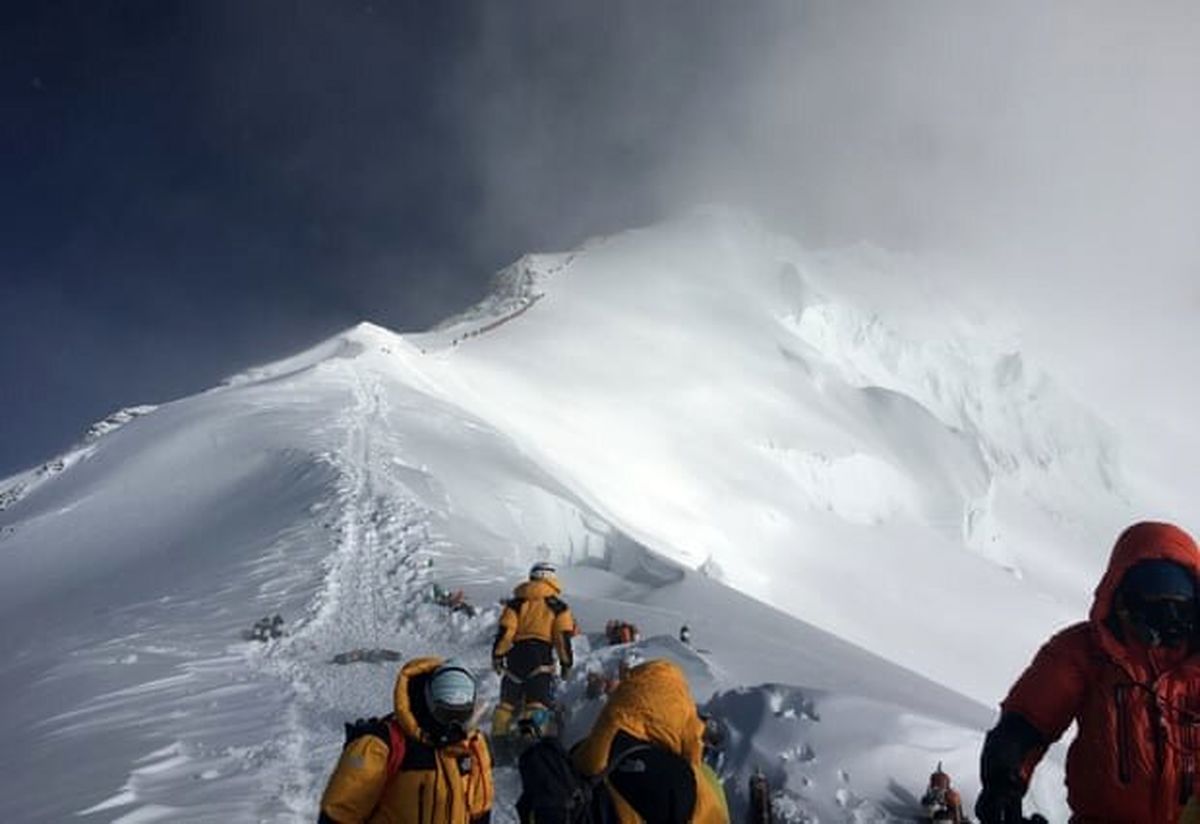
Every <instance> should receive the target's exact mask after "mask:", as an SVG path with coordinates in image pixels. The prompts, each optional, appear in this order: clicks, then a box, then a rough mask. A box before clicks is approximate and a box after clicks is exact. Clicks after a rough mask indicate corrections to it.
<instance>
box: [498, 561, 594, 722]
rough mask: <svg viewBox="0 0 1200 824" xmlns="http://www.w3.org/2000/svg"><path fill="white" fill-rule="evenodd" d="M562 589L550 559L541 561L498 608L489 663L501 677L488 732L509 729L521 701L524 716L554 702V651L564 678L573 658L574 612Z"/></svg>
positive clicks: (546, 712)
mask: <svg viewBox="0 0 1200 824" xmlns="http://www.w3.org/2000/svg"><path fill="white" fill-rule="evenodd" d="M561 595H562V586H561V585H560V584H559V583H558V579H557V578H556V577H555V569H554V565H553V564H550V563H547V562H546V561H540V562H538V563H536V564H534V565H533V568H532V569H531V570H530V571H529V580H528V581H525V582H523V583H522V584H520V585H519V586H517V588H516V589H515V590H513V597H512V598H511V599H510V600H508V601H507V602H506V603H505V605H504V610H503V612H501V613H500V628H499V630H498V631H497V632H496V640H495V643H494V644H493V645H492V664H493V667H494V668H495V670H496V672H497V673H499V674H500V675H501V676H503V680H501V682H500V702H499V703H498V704H497V705H496V711H495V713H494V714H493V715H492V735H493V736H504V735H508V734H509V732H510V730H511V726H512V719H513V714H514V713H515V712H516V710H517V708H518V707H520V706H521V705H522V704H523V705H524V713H525V715H527V716H536V715H537V714H538V713H539V711H541V712H543V713H545V714H546V715H549V710H550V709H552V707H553V704H554V677H555V674H556V673H555V665H554V659H555V656H557V658H558V673H557V674H558V675H561V677H562V678H564V679H565V678H566V677H567V675H568V673H569V672H570V670H571V665H572V664H574V662H575V657H574V653H573V652H572V649H571V637H572V636H573V635H574V634H575V632H576V630H575V618H574V617H573V616H572V615H571V608H570V607H568V606H567V603H566V601H563V600H562V598H561V597H560V596H561Z"/></svg>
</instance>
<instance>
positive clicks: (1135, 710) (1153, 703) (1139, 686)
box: [1001, 522, 1200, 824]
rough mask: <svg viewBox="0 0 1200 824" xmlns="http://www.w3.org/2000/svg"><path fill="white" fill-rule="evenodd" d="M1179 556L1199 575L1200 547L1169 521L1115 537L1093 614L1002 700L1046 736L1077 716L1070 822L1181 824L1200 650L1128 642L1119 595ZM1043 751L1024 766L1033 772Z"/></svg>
mask: <svg viewBox="0 0 1200 824" xmlns="http://www.w3.org/2000/svg"><path fill="white" fill-rule="evenodd" d="M1154 558H1162V559H1166V560H1171V561H1175V562H1177V563H1179V564H1182V565H1183V566H1185V567H1187V568H1188V569H1190V570H1192V574H1193V575H1195V576H1196V578H1197V580H1198V581H1200V552H1198V551H1197V548H1196V543H1195V541H1194V540H1193V539H1192V538H1191V536H1189V535H1188V534H1187V533H1186V532H1184V531H1183V530H1181V529H1179V528H1178V527H1175V526H1171V525H1170V524H1162V523H1151V522H1145V523H1139V524H1135V525H1134V526H1131V527H1130V528H1129V529H1127V530H1125V532H1124V533H1122V534H1121V537H1120V538H1118V539H1117V543H1116V546H1115V547H1114V548H1113V553H1112V558H1111V559H1110V560H1109V563H1108V571H1107V572H1105V574H1104V578H1103V579H1102V580H1101V581H1100V585H1099V586H1098V587H1097V588H1096V597H1095V601H1094V602H1093V604H1092V609H1091V612H1090V613H1089V616H1088V620H1087V621H1085V622H1082V623H1079V624H1075V625H1074V626H1071V627H1068V628H1067V629H1064V630H1062V631H1061V632H1059V633H1058V634H1056V635H1055V636H1054V637H1053V638H1051V639H1050V640H1049V641H1048V642H1047V643H1046V645H1045V646H1043V647H1042V648H1041V650H1039V651H1038V654H1037V656H1036V657H1035V658H1034V660H1033V663H1032V664H1031V665H1030V666H1029V668H1028V669H1026V670H1025V672H1024V673H1023V674H1022V675H1021V677H1020V678H1019V679H1018V680H1017V683H1016V684H1014V685H1013V688H1012V690H1011V691H1010V692H1009V694H1008V697H1007V698H1006V699H1005V700H1004V702H1003V704H1002V705H1001V706H1002V708H1003V710H1004V711H1005V712H1015V713H1019V714H1020V715H1022V716H1023V717H1024V718H1025V719H1026V720H1028V721H1029V722H1030V723H1031V724H1032V725H1033V726H1034V727H1035V728H1036V729H1037V730H1038V731H1039V732H1040V733H1041V734H1042V735H1043V736H1044V737H1045V738H1046V739H1047V740H1048V741H1054V740H1057V739H1058V738H1059V737H1060V736H1062V734H1063V732H1065V731H1066V729H1067V727H1069V726H1070V724H1071V722H1072V721H1076V722H1078V724H1079V734H1078V736H1077V737H1076V739H1075V741H1074V742H1073V743H1072V744H1071V747H1070V750H1069V751H1068V753H1067V799H1068V802H1069V803H1070V806H1071V810H1072V812H1073V815H1072V818H1071V821H1072V822H1081V823H1083V824H1092V822H1130V823H1131V824H1132V823H1133V822H1136V824H1175V822H1177V821H1178V819H1179V814H1180V811H1181V810H1182V809H1183V805H1184V804H1185V803H1186V802H1187V799H1188V797H1189V795H1190V794H1191V792H1192V790H1193V789H1194V788H1193V786H1192V785H1193V783H1194V782H1195V779H1196V773H1197V767H1196V762H1197V758H1196V756H1197V753H1198V751H1200V726H1198V725H1197V721H1200V651H1198V650H1197V649H1195V645H1193V648H1191V649H1190V650H1188V651H1186V652H1185V651H1172V650H1168V649H1164V648H1156V649H1150V648H1148V647H1146V646H1144V645H1142V644H1140V643H1137V642H1130V643H1122V642H1121V641H1120V640H1118V638H1117V636H1116V635H1115V634H1114V632H1113V630H1112V626H1113V623H1112V620H1113V619H1112V613H1113V607H1114V597H1115V594H1116V591H1117V588H1118V586H1119V585H1120V583H1121V580H1122V578H1123V577H1124V576H1125V573H1126V572H1127V571H1128V570H1129V568H1130V567H1132V566H1133V565H1134V564H1136V563H1138V562H1139V561H1145V560H1150V559H1154ZM1041 755H1042V753H1041V751H1039V752H1036V753H1034V754H1033V755H1032V757H1031V758H1030V759H1029V760H1028V761H1027V763H1026V764H1025V765H1024V767H1025V769H1024V772H1025V778H1026V779H1028V778H1029V774H1030V773H1031V772H1032V770H1033V767H1034V766H1035V765H1036V763H1037V760H1038V759H1040V757H1041Z"/></svg>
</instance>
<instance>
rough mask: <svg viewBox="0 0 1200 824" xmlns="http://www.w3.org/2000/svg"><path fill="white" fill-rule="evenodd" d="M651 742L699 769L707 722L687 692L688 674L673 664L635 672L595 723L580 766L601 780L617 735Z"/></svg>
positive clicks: (649, 666)
mask: <svg viewBox="0 0 1200 824" xmlns="http://www.w3.org/2000/svg"><path fill="white" fill-rule="evenodd" d="M620 730H624V731H625V732H627V733H629V734H630V735H632V736H633V737H634V738H639V739H641V740H642V741H649V742H650V743H653V744H657V745H658V746H660V747H662V748H664V749H666V750H669V751H670V752H673V753H675V754H676V755H678V756H681V757H682V758H684V759H685V760H687V761H689V762H690V763H691V764H693V765H698V764H699V763H700V758H701V755H702V753H703V744H702V743H701V739H702V737H703V735H704V722H703V721H701V720H700V716H699V714H698V713H697V712H696V703H695V702H694V701H693V700H692V693H691V690H689V689H688V683H687V678H686V677H685V676H684V674H683V670H681V669H680V668H679V666H678V665H676V664H674V663H672V662H671V661H666V660H663V659H656V660H654V661H647V662H646V663H644V664H641V665H640V666H637V667H634V668H633V669H632V670H630V672H629V675H628V676H627V677H626V678H625V679H623V680H622V681H621V684H620V686H618V687H617V689H616V691H615V692H614V693H613V694H612V695H611V696H609V699H608V703H607V704H605V705H604V709H603V710H601V712H600V717H599V718H598V719H596V724H595V725H594V726H593V727H592V733H591V735H589V736H588V737H587V739H586V740H585V741H584V742H583V743H582V744H581V745H580V748H579V750H578V751H577V753H576V763H577V764H578V765H579V767H580V769H582V770H583V771H584V772H585V773H587V774H588V775H596V774H597V773H600V772H602V771H603V770H604V767H605V765H606V764H607V763H608V751H609V748H610V747H611V746H612V740H613V738H614V737H616V734H617V732H618V731H620Z"/></svg>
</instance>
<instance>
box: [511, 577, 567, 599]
mask: <svg viewBox="0 0 1200 824" xmlns="http://www.w3.org/2000/svg"><path fill="white" fill-rule="evenodd" d="M513 595H515V596H517V597H518V598H528V599H533V598H549V597H550V596H552V595H553V596H559V595H562V585H561V584H559V582H558V579H557V578H554V577H552V576H551V577H546V578H539V579H538V580H536V581H526V582H524V583H522V584H517V586H516V588H515V589H514V590H513Z"/></svg>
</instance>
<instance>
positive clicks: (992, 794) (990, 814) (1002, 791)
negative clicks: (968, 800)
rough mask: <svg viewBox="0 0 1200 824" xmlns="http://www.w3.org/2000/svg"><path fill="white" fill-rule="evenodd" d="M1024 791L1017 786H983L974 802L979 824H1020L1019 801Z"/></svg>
mask: <svg viewBox="0 0 1200 824" xmlns="http://www.w3.org/2000/svg"><path fill="white" fill-rule="evenodd" d="M1024 797H1025V789H1024V787H1021V786H1020V785H1019V784H1016V785H1014V784H984V785H983V789H982V790H981V791H980V793H979V800H978V801H976V802H975V817H976V818H978V819H979V824H1021V822H1023V821H1025V818H1024V816H1023V815H1022V814H1021V799H1022V798H1024Z"/></svg>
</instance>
